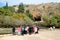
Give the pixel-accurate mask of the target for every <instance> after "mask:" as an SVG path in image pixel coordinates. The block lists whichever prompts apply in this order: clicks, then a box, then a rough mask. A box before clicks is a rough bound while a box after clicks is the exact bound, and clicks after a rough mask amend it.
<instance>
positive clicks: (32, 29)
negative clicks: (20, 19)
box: [12, 25, 39, 35]
mask: <svg viewBox="0 0 60 40" xmlns="http://www.w3.org/2000/svg"><path fill="white" fill-rule="evenodd" d="M38 30H39V28H38V27H37V26H35V25H34V26H18V27H17V29H16V28H15V27H13V28H12V33H13V35H15V34H16V33H17V34H18V35H24V34H29V35H31V34H33V33H35V34H38Z"/></svg>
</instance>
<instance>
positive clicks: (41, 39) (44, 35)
mask: <svg viewBox="0 0 60 40" xmlns="http://www.w3.org/2000/svg"><path fill="white" fill-rule="evenodd" d="M0 40H60V30H55V31H49V30H40V31H39V34H32V35H29V34H27V35H24V36H18V35H14V36H13V35H11V34H7V35H0Z"/></svg>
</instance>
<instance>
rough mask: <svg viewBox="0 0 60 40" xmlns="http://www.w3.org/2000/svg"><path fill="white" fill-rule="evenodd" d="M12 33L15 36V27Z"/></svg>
mask: <svg viewBox="0 0 60 40" xmlns="http://www.w3.org/2000/svg"><path fill="white" fill-rule="evenodd" d="M12 33H13V35H15V27H13V28H12Z"/></svg>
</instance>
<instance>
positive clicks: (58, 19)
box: [43, 14, 60, 27]
mask: <svg viewBox="0 0 60 40" xmlns="http://www.w3.org/2000/svg"><path fill="white" fill-rule="evenodd" d="M43 20H44V25H45V26H56V27H60V14H54V15H52V16H51V17H47V16H44V17H43Z"/></svg>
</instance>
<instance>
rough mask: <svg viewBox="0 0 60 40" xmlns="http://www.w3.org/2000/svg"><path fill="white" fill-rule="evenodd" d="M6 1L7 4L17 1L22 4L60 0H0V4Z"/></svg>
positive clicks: (10, 4)
mask: <svg viewBox="0 0 60 40" xmlns="http://www.w3.org/2000/svg"><path fill="white" fill-rule="evenodd" d="M6 2H8V5H9V6H12V5H18V4H19V3H24V4H41V3H49V2H60V0H0V6H3V5H5V3H6Z"/></svg>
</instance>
